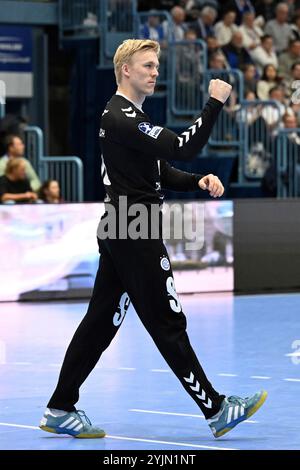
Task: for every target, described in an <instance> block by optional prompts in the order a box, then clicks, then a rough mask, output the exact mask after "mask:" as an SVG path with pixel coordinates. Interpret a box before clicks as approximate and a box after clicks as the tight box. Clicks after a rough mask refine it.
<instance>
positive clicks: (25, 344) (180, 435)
mask: <svg viewBox="0 0 300 470" xmlns="http://www.w3.org/2000/svg"><path fill="white" fill-rule="evenodd" d="M181 301H182V304H183V307H184V311H185V313H186V315H187V318H188V332H189V335H190V340H191V343H192V345H193V347H194V349H195V351H196V353H197V355H198V357H199V360H200V362H201V364H202V365H203V367H204V369H205V371H206V373H207V375H208V377H209V378H210V380H211V381H212V383H213V385H214V387H215V388H216V389H217V390H218V391H220V392H222V393H225V394H227V395H241V396H249V394H252V393H254V392H255V391H256V390H259V389H261V388H263V389H265V390H267V391H268V394H269V396H268V399H267V401H266V403H265V404H264V406H263V407H262V408H261V409H260V410H259V411H258V412H257V413H256V414H255V415H253V416H252V417H251V419H250V420H249V421H248V422H244V423H242V424H240V425H238V426H237V427H236V428H235V429H234V430H233V431H232V432H230V433H228V434H227V435H225V436H223V437H222V438H219V439H214V438H213V436H212V434H211V431H210V429H209V428H208V426H207V424H206V422H205V420H204V419H203V417H202V415H201V412H200V411H199V409H198V407H197V406H196V404H195V403H194V402H193V400H192V399H191V398H190V397H189V395H188V394H187V393H186V392H185V391H184V389H183V388H182V386H181V384H180V382H178V380H177V378H176V377H175V376H174V375H173V374H172V373H171V371H170V370H169V369H168V366H167V365H166V363H165V361H164V360H163V358H162V357H161V356H160V354H159V352H158V351H157V350H156V348H155V346H154V343H153V342H152V340H151V338H150V337H149V336H148V334H147V332H146V331H145V330H144V328H143V326H142V325H141V323H140V321H139V319H138V318H137V316H136V314H135V312H134V310H133V309H132V308H130V309H129V311H128V314H127V317H126V318H125V320H124V322H123V324H122V327H121V329H120V331H119V333H118V335H117V336H116V338H115V339H114V341H113V343H112V344H111V346H110V348H109V349H108V350H107V351H106V352H105V353H104V354H103V356H102V358H101V360H100V362H99V364H98V365H97V367H96V369H95V370H94V371H93V372H92V374H91V375H90V376H89V378H88V379H87V381H86V382H85V384H84V386H83V387H82V390H81V399H80V402H79V406H78V408H79V409H83V410H85V411H86V413H87V415H88V416H89V418H90V419H91V420H92V422H93V423H95V424H99V425H101V427H103V428H104V429H105V431H106V432H107V437H106V438H104V439H93V440H89V439H87V440H84V439H83V440H81V439H73V438H71V437H68V436H57V435H55V434H49V433H45V432H43V431H41V430H40V429H39V428H38V424H39V421H40V419H41V417H42V414H43V411H44V408H45V404H46V403H47V400H48V398H49V397H50V394H51V393H52V391H53V389H54V387H55V385H56V382H57V378H58V373H59V368H60V364H61V362H62V359H63V356H64V353H65V350H66V347H67V345H68V343H69V341H70V339H71V337H72V335H73V333H74V331H75V328H76V326H77V325H78V323H79V322H80V319H81V318H82V316H83V315H84V313H85V310H86V307H87V304H86V302H43V303H1V304H0V374H1V381H0V383H1V385H0V449H1V450H4V449H6V450H8V449H9V450H12V449H35V450H37V449H39V450H60V449H67V450H79V449H89V450H90V449H98V450H100V449H103V450H114V449H122V450H123V449H130V450H133V449H135V450H138V449H146V450H157V449H161V450H214V449H221V450H222V449H224V450H227V449H300V407H299V395H300V295H299V294H284V295H281V294H276V295H258V296H240V297H234V296H232V295H231V294H202V295H189V296H181Z"/></svg>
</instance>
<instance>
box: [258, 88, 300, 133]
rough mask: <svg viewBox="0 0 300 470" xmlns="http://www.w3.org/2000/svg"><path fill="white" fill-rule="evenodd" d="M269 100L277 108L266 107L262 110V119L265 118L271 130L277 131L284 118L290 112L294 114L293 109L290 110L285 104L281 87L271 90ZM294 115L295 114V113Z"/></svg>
mask: <svg viewBox="0 0 300 470" xmlns="http://www.w3.org/2000/svg"><path fill="white" fill-rule="evenodd" d="M269 100H273V101H275V103H276V104H277V106H276V107H275V106H272V105H271V104H270V105H268V106H265V107H264V108H263V110H262V113H261V115H262V117H263V118H264V120H265V122H266V124H267V126H268V127H269V129H270V130H272V131H275V132H274V134H275V133H276V131H277V128H278V127H279V124H280V123H281V119H282V116H283V115H284V114H285V113H286V112H288V113H293V111H292V110H291V108H288V107H287V106H286V104H285V96H284V89H283V87H281V86H278V85H277V86H275V87H273V88H271V90H270V92H269ZM293 114H294V113H293Z"/></svg>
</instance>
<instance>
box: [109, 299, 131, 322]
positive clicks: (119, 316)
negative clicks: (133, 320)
mask: <svg viewBox="0 0 300 470" xmlns="http://www.w3.org/2000/svg"><path fill="white" fill-rule="evenodd" d="M129 305H130V298H129V297H128V295H127V294H126V292H125V294H123V295H122V297H121V298H120V303H119V305H118V308H117V311H116V313H115V314H114V318H113V324H114V325H115V326H120V325H121V323H122V321H123V320H124V317H125V315H126V312H127V310H128V307H129Z"/></svg>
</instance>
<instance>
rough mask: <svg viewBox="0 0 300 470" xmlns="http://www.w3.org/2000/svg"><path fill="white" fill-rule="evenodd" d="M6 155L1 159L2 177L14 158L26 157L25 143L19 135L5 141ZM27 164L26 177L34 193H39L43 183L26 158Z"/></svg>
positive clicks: (7, 137) (9, 137)
mask: <svg viewBox="0 0 300 470" xmlns="http://www.w3.org/2000/svg"><path fill="white" fill-rule="evenodd" d="M4 147H5V155H4V156H3V157H1V158H0V176H1V175H3V174H4V173H5V168H6V165H7V163H8V162H9V161H10V160H11V159H13V158H21V157H23V155H24V148H25V146H24V143H23V141H22V139H21V138H20V137H19V136H18V135H13V134H11V135H8V136H6V138H5V141H4ZM23 160H24V162H25V169H26V177H27V178H28V180H29V182H30V186H31V188H32V189H33V191H37V190H38V189H39V187H40V186H41V182H40V180H39V177H38V176H37V174H36V172H35V171H34V169H33V167H32V165H31V163H30V162H29V160H27V159H26V158H23Z"/></svg>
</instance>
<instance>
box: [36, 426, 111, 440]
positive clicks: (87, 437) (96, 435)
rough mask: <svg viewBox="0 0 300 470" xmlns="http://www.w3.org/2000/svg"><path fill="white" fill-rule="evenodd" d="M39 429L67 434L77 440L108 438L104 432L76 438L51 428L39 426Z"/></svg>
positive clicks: (80, 435) (78, 435)
mask: <svg viewBox="0 0 300 470" xmlns="http://www.w3.org/2000/svg"><path fill="white" fill-rule="evenodd" d="M39 428H40V429H42V431H46V432H51V433H53V434H67V435H68V436H71V437H76V438H77V439H100V438H102V437H105V436H106V434H105V432H104V431H103V432H98V433H96V434H77V435H76V436H74V435H73V434H70V433H68V432H66V431H63V432H61V431H58V430H56V429H55V428H49V426H39Z"/></svg>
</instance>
